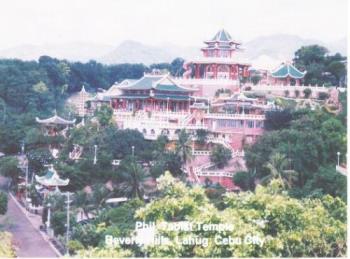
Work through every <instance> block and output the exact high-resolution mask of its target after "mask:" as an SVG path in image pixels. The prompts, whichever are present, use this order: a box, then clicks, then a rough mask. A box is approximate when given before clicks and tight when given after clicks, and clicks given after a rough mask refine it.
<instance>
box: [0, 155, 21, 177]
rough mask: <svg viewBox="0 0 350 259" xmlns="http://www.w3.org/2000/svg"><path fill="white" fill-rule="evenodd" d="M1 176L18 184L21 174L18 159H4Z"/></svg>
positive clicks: (0, 169) (1, 161) (0, 171)
mask: <svg viewBox="0 0 350 259" xmlns="http://www.w3.org/2000/svg"><path fill="white" fill-rule="evenodd" d="M0 174H1V175H3V176H5V177H9V178H11V180H12V181H14V182H16V181H17V178H18V176H19V174H20V169H19V168H18V160H17V158H16V157H10V156H7V157H3V158H1V159H0Z"/></svg>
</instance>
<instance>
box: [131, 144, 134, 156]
mask: <svg viewBox="0 0 350 259" xmlns="http://www.w3.org/2000/svg"><path fill="white" fill-rule="evenodd" d="M131 155H132V157H133V158H134V156H135V146H132V147H131Z"/></svg>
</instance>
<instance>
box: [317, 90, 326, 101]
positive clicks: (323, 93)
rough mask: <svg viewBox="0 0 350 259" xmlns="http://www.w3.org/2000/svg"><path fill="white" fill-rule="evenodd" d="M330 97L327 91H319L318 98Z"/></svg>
mask: <svg viewBox="0 0 350 259" xmlns="http://www.w3.org/2000/svg"><path fill="white" fill-rule="evenodd" d="M328 97H329V94H328V93H325V92H320V93H318V99H320V100H326V99H327V98H328Z"/></svg>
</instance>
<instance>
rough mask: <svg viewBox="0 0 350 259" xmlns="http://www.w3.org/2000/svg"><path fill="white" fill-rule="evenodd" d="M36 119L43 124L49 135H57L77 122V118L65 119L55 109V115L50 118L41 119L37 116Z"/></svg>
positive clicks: (45, 131)
mask: <svg viewBox="0 0 350 259" xmlns="http://www.w3.org/2000/svg"><path fill="white" fill-rule="evenodd" d="M35 120H36V122H38V123H40V124H41V125H43V128H44V133H45V134H46V135H49V136H57V135H58V134H59V132H60V131H61V130H63V129H65V128H67V127H68V126H70V125H73V124H74V123H75V119H74V120H66V119H63V118H61V117H60V116H58V115H57V113H56V111H55V115H54V116H52V117H50V118H47V119H39V118H38V117H36V118H35Z"/></svg>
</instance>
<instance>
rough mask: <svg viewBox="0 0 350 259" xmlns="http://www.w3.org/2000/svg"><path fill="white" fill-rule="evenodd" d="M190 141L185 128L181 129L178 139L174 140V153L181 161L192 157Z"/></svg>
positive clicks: (184, 161) (184, 162)
mask: <svg viewBox="0 0 350 259" xmlns="http://www.w3.org/2000/svg"><path fill="white" fill-rule="evenodd" d="M191 144H192V141H191V137H190V135H189V134H188V133H186V130H185V129H182V130H181V131H180V132H179V134H178V140H177V141H176V154H177V155H178V156H179V157H180V158H181V162H182V163H183V164H186V162H187V161H188V160H189V159H191V158H192V146H191Z"/></svg>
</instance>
